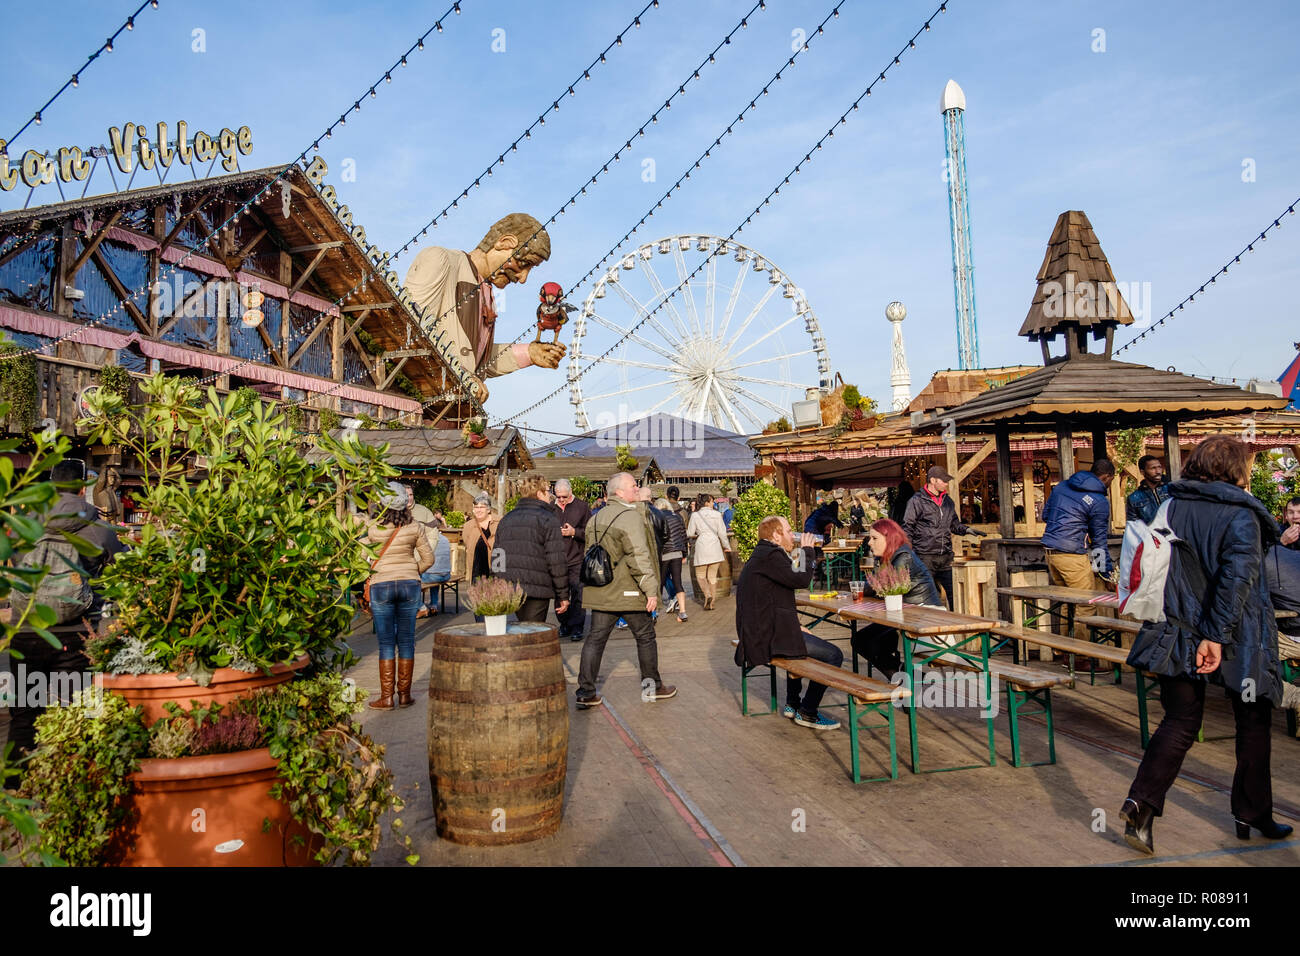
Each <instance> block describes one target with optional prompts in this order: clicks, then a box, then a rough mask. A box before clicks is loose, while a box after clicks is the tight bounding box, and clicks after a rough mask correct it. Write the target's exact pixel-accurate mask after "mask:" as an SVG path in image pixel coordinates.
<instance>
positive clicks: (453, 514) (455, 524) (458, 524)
mask: <svg viewBox="0 0 1300 956" xmlns="http://www.w3.org/2000/svg"><path fill="white" fill-rule="evenodd" d="M443 517H444V518H446V519H447V527H448V528H463V527H464V526H465V512H463V511H448V512H446V513H444V514H443Z"/></svg>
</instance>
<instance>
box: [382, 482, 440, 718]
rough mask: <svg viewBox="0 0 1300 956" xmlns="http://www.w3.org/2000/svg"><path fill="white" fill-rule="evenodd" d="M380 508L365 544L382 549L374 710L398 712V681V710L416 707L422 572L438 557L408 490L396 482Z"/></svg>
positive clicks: (383, 498) (391, 485)
mask: <svg viewBox="0 0 1300 956" xmlns="http://www.w3.org/2000/svg"><path fill="white" fill-rule="evenodd" d="M379 504H380V506H381V507H382V508H383V510H382V511H381V512H380V513H379V518H378V520H376V521H374V522H372V523H371V524H370V527H369V529H368V530H367V532H366V539H365V540H366V542H367V543H368V544H370V545H372V546H374V547H376V548H378V549H379V550H378V551H377V552H376V553H377V554H378V555H379V556H378V557H377V558H376V560H375V561H374V563H373V564H371V566H370V614H371V616H372V617H373V619H374V624H375V636H376V637H377V638H378V640H379V697H378V699H376V700H373V701H371V702H370V706H371V707H373V708H374V709H375V710H392V709H393V684H394V677H396V684H397V706H399V707H410V706H411V704H413V703H415V701H414V700H413V699H412V697H411V676H412V674H413V673H414V671H415V615H416V612H418V611H419V610H420V603H421V602H420V573H421V572H422V571H424V569H425V568H428V567H430V566H431V565H432V564H433V552H432V551H430V550H429V544H428V542H427V541H425V538H424V533H423V529H422V528H421V526H420V524H419V522H417V521H414V520H412V518H411V515H410V511H409V510H408V507H407V506H408V505H409V504H410V500H409V498H408V496H407V493H406V489H404V488H403V487H402V486H401V485H399V484H398V483H397V482H395V481H390V482H389V483H388V494H386V495H382V496H381V497H380V499H379ZM394 652H396V657H397V660H396V661H394V660H393V657H394Z"/></svg>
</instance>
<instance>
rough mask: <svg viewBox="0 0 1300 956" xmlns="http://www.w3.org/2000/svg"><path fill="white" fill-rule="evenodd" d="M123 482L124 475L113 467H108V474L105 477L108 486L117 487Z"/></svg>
mask: <svg viewBox="0 0 1300 956" xmlns="http://www.w3.org/2000/svg"><path fill="white" fill-rule="evenodd" d="M121 483H122V476H121V475H119V474H118V473H117V472H116V471H115V470H114V469H112V468H110V469H108V476H107V478H106V479H105V484H107V485H108V487H110V488H116V487H117V486H118V485H120V484H121Z"/></svg>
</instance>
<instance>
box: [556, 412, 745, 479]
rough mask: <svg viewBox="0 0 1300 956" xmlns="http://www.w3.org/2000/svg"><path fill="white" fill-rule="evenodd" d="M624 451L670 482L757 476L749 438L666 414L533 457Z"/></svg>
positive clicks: (612, 428)
mask: <svg viewBox="0 0 1300 956" xmlns="http://www.w3.org/2000/svg"><path fill="white" fill-rule="evenodd" d="M618 445H630V446H631V448H632V456H633V457H634V458H636V459H637V461H638V462H639V465H638V467H640V465H644V464H645V463H646V462H647V461H648V460H649V459H651V458H653V459H654V460H655V462H656V463H657V464H658V465H659V468H660V470H661V471H662V472H663V475H664V477H665V478H666V479H669V480H671V479H672V478H674V477H677V478H708V477H712V476H715V475H716V476H718V477H738V476H749V475H752V474H753V473H754V453H753V451H752V450H750V448H749V446H748V445H747V444H746V439H745V436H744V435H737V434H736V433H734V432H728V431H723V430H722V429H720V428H714V427H713V426H711V425H705V424H703V423H702V422H695V421H691V420H688V419H684V418H681V417H679V416H676V415H669V414H667V413H665V412H656V413H655V414H653V415H648V416H646V417H645V418H641V419H637V420H635V421H631V422H621V423H619V424H617V425H610V426H607V427H605V428H597V429H595V430H593V431H589V432H586V433H584V434H582V435H576V436H574V437H572V438H566V439H564V440H562V441H558V442H554V443H553V444H550V445H546V446H544V447H542V448H539V449H536V450H535V451H534V452H533V454H534V456H535V457H536V458H537V459H539V460H540V459H542V458H544V457H545V455H546V453H547V452H548V451H554V452H555V453H556V455H557V457H565V456H567V455H584V456H588V457H603V456H605V455H607V454H608V453H609V452H611V451H613V450H614V449H615V447H616V446H618ZM588 477H590V476H588Z"/></svg>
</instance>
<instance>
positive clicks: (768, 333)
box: [735, 290, 799, 358]
mask: <svg viewBox="0 0 1300 956" xmlns="http://www.w3.org/2000/svg"><path fill="white" fill-rule="evenodd" d="M769 294H770V290H769ZM797 318H799V316H797V315H792V316H790V318H788V319H786V320H785V321H784V322H782V323H781V324H780V325H778V326H777V327H776V328H773V329H768V330H767V331H766V332H764V333H763V334H762V335H760V336H759V337H758V338H756V339H754V341H752V342H750V343H749V344H748V345H746V346H745V347H744V348H743V349H741V350H740V351H739V352H737V353H736V356H735V357H736V358H740V357H741V356H742V355H744V354H745V353H746V352H748V351H749V350H750V349H752V348H753V347H754V346H755V345H758V344H759V343H761V342H763V341H764V340H765V339H769V338H771V337H772V336H774V335H776V333H778V332H780V331H781V330H782V329H783V328H785V327H786V326H787V325H789V324H790V323H791V322H793V321H794V320H795V319H797Z"/></svg>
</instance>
